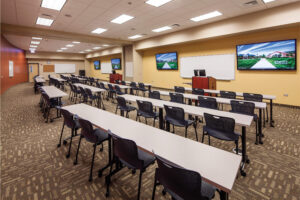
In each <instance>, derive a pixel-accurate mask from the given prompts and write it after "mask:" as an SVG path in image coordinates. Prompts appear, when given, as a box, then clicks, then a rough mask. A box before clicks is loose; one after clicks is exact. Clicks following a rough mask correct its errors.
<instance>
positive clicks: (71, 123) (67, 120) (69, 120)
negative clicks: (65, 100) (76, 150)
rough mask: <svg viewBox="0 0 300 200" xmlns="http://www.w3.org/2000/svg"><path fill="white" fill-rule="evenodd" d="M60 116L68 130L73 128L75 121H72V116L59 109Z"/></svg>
mask: <svg viewBox="0 0 300 200" xmlns="http://www.w3.org/2000/svg"><path fill="white" fill-rule="evenodd" d="M61 114H62V116H63V117H64V123H65V125H67V126H68V127H69V128H75V125H76V123H75V120H74V119H73V115H72V114H71V113H70V112H69V111H67V110H64V109H61Z"/></svg>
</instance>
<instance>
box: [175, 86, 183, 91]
mask: <svg viewBox="0 0 300 200" xmlns="http://www.w3.org/2000/svg"><path fill="white" fill-rule="evenodd" d="M174 90H175V92H178V93H185V89H184V87H179V86H174Z"/></svg>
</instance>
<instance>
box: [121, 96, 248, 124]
mask: <svg viewBox="0 0 300 200" xmlns="http://www.w3.org/2000/svg"><path fill="white" fill-rule="evenodd" d="M120 96H122V97H124V98H125V99H126V100H127V101H133V102H135V101H136V100H141V101H150V102H151V103H152V104H153V106H156V107H159V108H163V107H164V105H168V106H174V107H180V108H183V110H184V112H185V113H187V114H191V115H195V116H201V117H203V115H204V113H209V114H212V115H218V116H222V117H230V118H233V119H234V120H235V123H236V124H238V125H241V126H248V127H249V126H250V125H251V123H252V121H253V117H252V116H249V115H243V114H238V113H232V112H226V111H220V110H214V109H208V108H202V107H198V106H191V105H187V104H181V103H175V102H170V101H164V100H159V99H151V98H147V97H140V96H134V95H129V94H124V95H120Z"/></svg>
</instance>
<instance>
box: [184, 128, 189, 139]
mask: <svg viewBox="0 0 300 200" xmlns="http://www.w3.org/2000/svg"><path fill="white" fill-rule="evenodd" d="M187 128H188V127H187V126H186V127H185V132H184V137H187Z"/></svg>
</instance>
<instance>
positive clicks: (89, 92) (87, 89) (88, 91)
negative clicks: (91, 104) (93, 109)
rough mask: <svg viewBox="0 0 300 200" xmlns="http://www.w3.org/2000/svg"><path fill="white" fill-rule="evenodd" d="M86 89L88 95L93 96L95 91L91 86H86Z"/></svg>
mask: <svg viewBox="0 0 300 200" xmlns="http://www.w3.org/2000/svg"><path fill="white" fill-rule="evenodd" d="M84 90H85V92H86V94H87V95H88V96H93V92H92V90H91V89H90V88H85V89H84Z"/></svg>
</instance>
